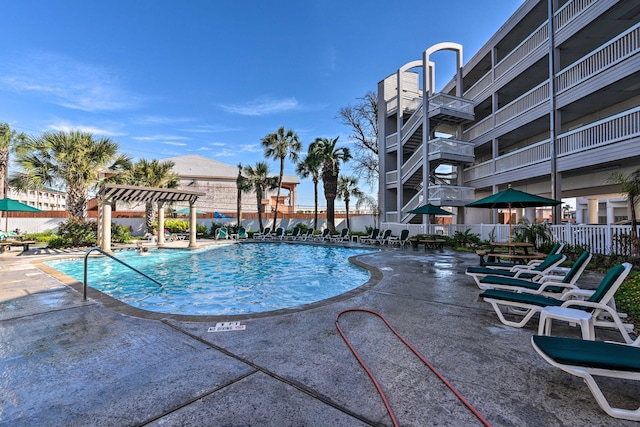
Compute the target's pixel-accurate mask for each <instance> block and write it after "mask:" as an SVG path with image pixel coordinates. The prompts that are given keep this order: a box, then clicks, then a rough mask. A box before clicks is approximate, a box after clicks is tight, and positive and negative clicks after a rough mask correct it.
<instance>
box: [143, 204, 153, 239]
mask: <svg viewBox="0 0 640 427" xmlns="http://www.w3.org/2000/svg"><path fill="white" fill-rule="evenodd" d="M153 219H154V215H153V202H152V201H147V202H146V203H145V207H144V222H145V226H146V228H147V233H149V234H153Z"/></svg>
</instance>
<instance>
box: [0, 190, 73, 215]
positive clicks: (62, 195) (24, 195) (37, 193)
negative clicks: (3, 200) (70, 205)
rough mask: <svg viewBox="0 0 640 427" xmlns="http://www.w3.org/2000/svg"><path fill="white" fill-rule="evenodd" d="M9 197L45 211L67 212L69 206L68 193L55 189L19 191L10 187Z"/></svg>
mask: <svg viewBox="0 0 640 427" xmlns="http://www.w3.org/2000/svg"><path fill="white" fill-rule="evenodd" d="M7 197H9V198H11V199H14V200H17V201H19V202H21V203H24V204H27V205H29V206H33V207H34V208H38V209H40V210H43V211H57V210H65V209H66V204H67V193H66V192H64V191H59V190H54V189H53V188H41V189H37V190H18V189H17V188H15V187H9V191H8V193H7Z"/></svg>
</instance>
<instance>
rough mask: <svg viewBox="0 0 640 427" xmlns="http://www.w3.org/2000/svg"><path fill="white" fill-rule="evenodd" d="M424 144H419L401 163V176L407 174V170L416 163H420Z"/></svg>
mask: <svg viewBox="0 0 640 427" xmlns="http://www.w3.org/2000/svg"><path fill="white" fill-rule="evenodd" d="M423 146H424V145H423V144H420V145H419V146H418V148H416V150H415V151H414V152H413V154H412V155H411V157H409V158H408V159H407V161H406V162H404V164H403V165H402V176H407V174H408V173H409V171H411V170H412V169H413V168H414V167H415V166H416V165H417V164H418V163H422V147H423Z"/></svg>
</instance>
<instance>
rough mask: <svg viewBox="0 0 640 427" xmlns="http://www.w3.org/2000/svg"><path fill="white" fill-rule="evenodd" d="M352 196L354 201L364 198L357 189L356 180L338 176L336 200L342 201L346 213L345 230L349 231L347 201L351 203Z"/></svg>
mask: <svg viewBox="0 0 640 427" xmlns="http://www.w3.org/2000/svg"><path fill="white" fill-rule="evenodd" d="M352 196H353V197H355V198H356V199H360V198H362V197H364V193H363V192H362V191H361V190H360V189H359V188H358V178H355V177H352V176H345V175H340V177H339V178H338V192H337V195H336V198H337V199H338V200H344V208H345V210H346V212H347V228H348V229H349V230H351V224H350V222H349V201H351V197H352Z"/></svg>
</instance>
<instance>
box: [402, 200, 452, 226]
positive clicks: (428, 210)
mask: <svg viewBox="0 0 640 427" xmlns="http://www.w3.org/2000/svg"><path fill="white" fill-rule="evenodd" d="M408 213H412V214H416V215H429V219H428V221H427V223H428V224H431V215H453V214H452V213H451V212H449V211H445V210H444V209H442V208H440V207H439V206H436V205H432V204H431V203H427V204H426V205H422V206H420V207H419V208H415V209H412V210H410V211H409V212H408Z"/></svg>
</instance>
